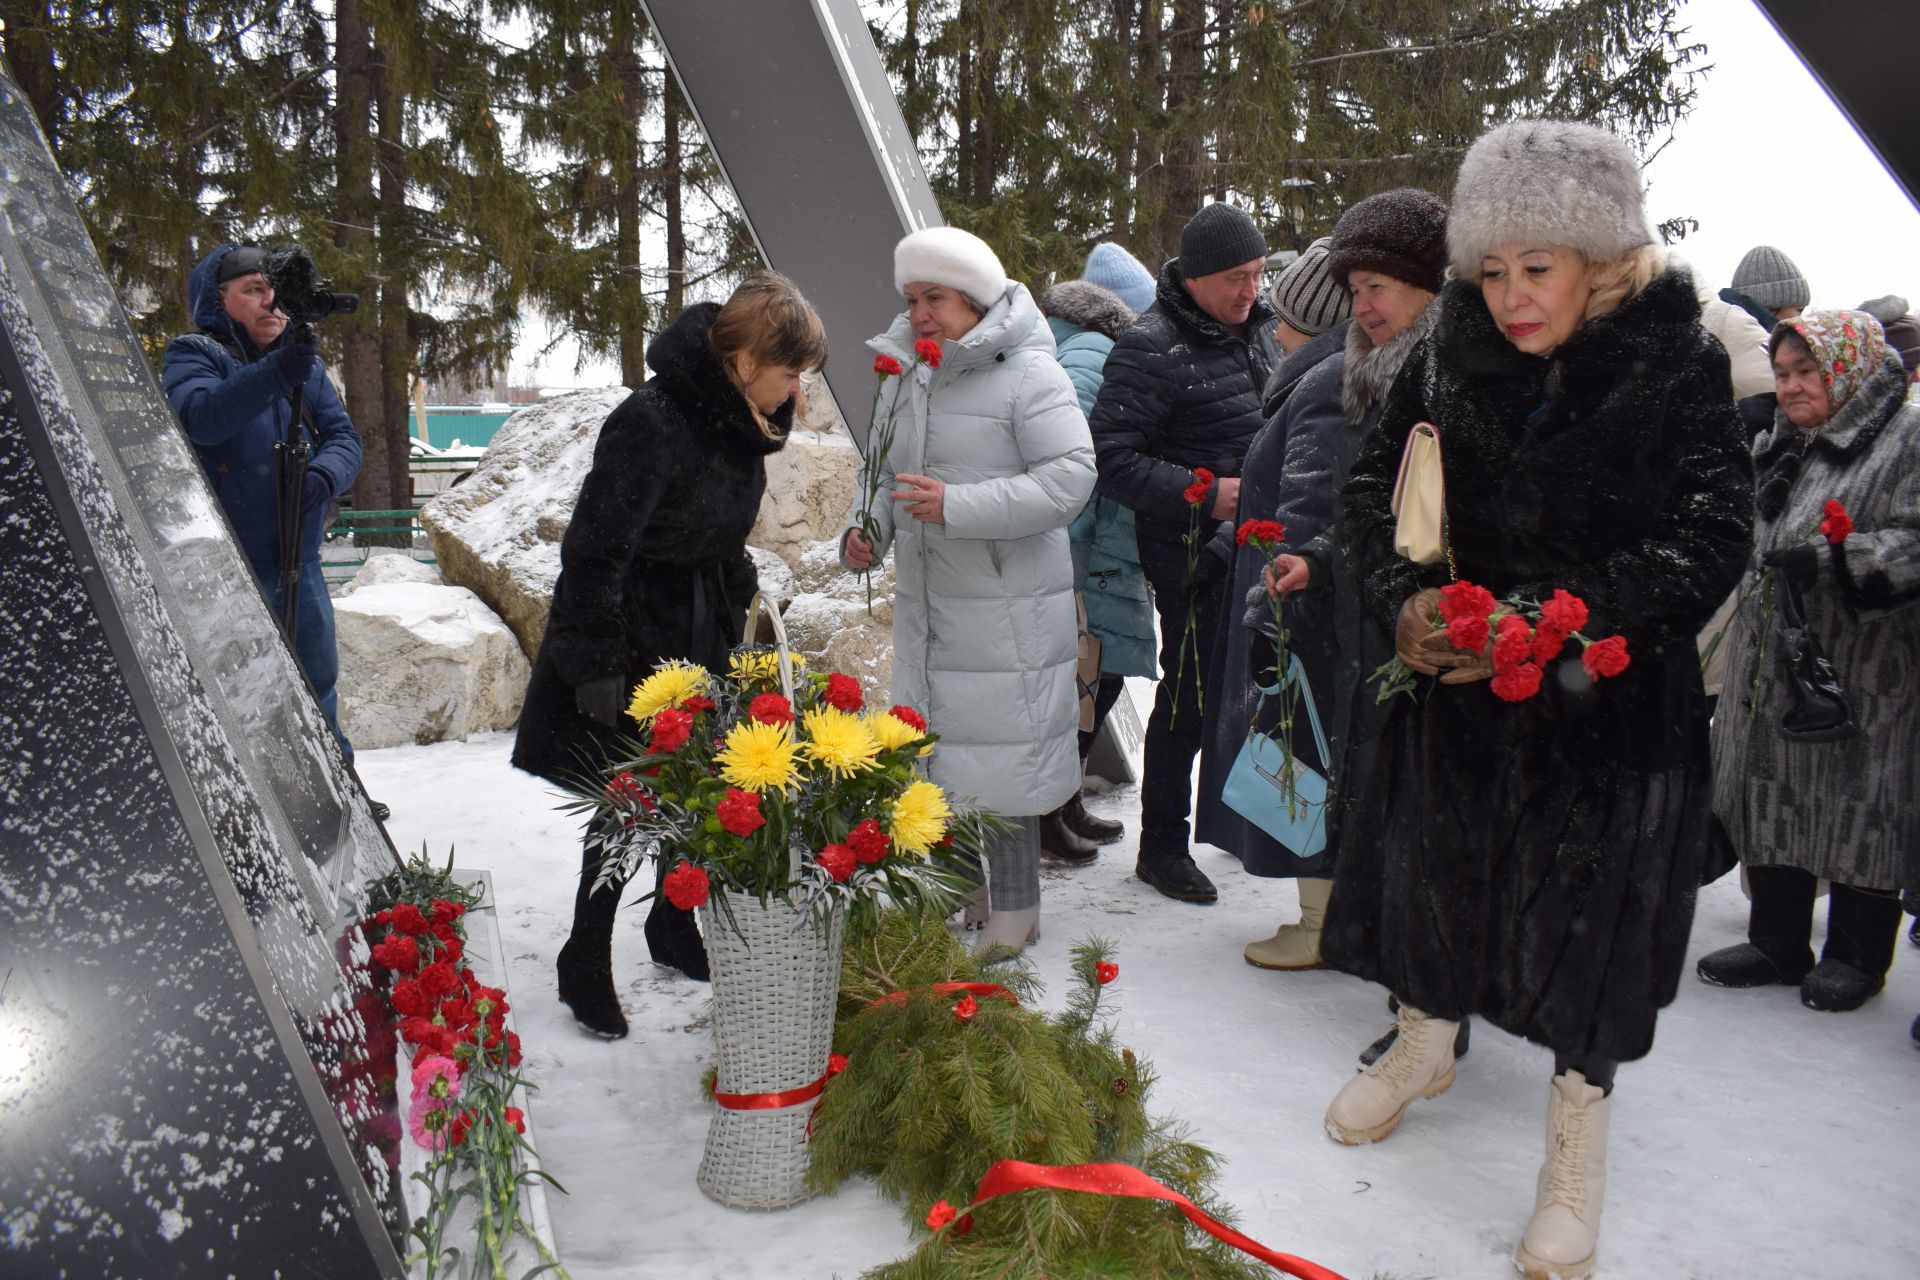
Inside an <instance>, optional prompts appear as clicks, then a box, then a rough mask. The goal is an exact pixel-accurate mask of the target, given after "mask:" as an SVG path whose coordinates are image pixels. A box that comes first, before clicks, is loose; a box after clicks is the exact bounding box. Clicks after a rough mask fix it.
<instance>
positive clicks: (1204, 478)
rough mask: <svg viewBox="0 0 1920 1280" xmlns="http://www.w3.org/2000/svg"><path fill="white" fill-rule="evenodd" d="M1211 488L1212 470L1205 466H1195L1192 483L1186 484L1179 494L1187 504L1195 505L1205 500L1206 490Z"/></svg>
mask: <svg viewBox="0 0 1920 1280" xmlns="http://www.w3.org/2000/svg"><path fill="white" fill-rule="evenodd" d="M1211 488H1213V472H1211V471H1209V470H1207V469H1206V468H1205V467H1195V468H1194V469H1193V483H1192V484H1190V485H1188V486H1187V487H1186V489H1185V490H1184V491H1183V492H1182V493H1181V495H1180V496H1181V497H1183V498H1185V499H1186V500H1187V505H1188V506H1190V507H1197V506H1200V505H1201V504H1202V503H1204V502H1206V500H1207V490H1209V489H1211Z"/></svg>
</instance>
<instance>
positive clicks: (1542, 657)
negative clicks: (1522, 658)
mask: <svg viewBox="0 0 1920 1280" xmlns="http://www.w3.org/2000/svg"><path fill="white" fill-rule="evenodd" d="M1566 647H1567V633H1566V632H1564V631H1561V630H1559V629H1558V628H1556V627H1550V626H1548V625H1547V623H1546V621H1545V619H1542V620H1541V623H1540V625H1539V627H1537V628H1536V629H1535V630H1534V633H1533V660H1534V661H1535V662H1537V663H1539V664H1540V665H1541V666H1545V665H1546V664H1547V663H1549V662H1552V661H1553V660H1554V659H1555V658H1557V657H1559V656H1560V651H1561V650H1562V649H1564V648H1566Z"/></svg>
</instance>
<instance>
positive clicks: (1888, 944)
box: [1800, 884, 1900, 1013]
mask: <svg viewBox="0 0 1920 1280" xmlns="http://www.w3.org/2000/svg"><path fill="white" fill-rule="evenodd" d="M1899 936H1900V898H1899V896H1898V895H1897V894H1895V893H1893V892H1891V891H1887V892H1876V891H1874V890H1872V889H1856V888H1854V887H1853V886H1852V885H1845V884H1836V885H1834V886H1833V888H1832V890H1831V892H1830V894H1829V896H1828V899H1827V945H1826V946H1825V947H1824V948H1822V950H1821V952H1820V963H1819V964H1817V965H1815V966H1813V970H1812V972H1810V973H1808V974H1807V976H1806V977H1805V979H1803V980H1802V981H1801V983H1800V1003H1801V1004H1804V1005H1805V1006H1807V1008H1809V1009H1819V1010H1821V1011H1822V1012H1824V1013H1845V1012H1847V1011H1848V1010H1851V1009H1858V1008H1859V1007H1860V1006H1861V1005H1863V1004H1865V1003H1866V1002H1867V1001H1869V1000H1871V999H1872V998H1873V997H1875V996H1877V995H1879V994H1880V989H1881V988H1882V987H1884V986H1886V985H1887V970H1888V969H1889V968H1891V967H1892V965H1893V944H1894V940H1895V939H1897V938H1898V937H1899Z"/></svg>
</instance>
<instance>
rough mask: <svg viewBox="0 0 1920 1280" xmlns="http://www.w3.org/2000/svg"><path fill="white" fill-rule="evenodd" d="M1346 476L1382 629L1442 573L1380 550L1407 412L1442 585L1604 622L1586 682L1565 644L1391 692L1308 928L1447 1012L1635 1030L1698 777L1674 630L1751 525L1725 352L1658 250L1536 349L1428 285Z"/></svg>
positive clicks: (1684, 865)
mask: <svg viewBox="0 0 1920 1280" xmlns="http://www.w3.org/2000/svg"><path fill="white" fill-rule="evenodd" d="M1438 305H1439V308H1440V314H1439V318H1438V321H1437V323H1436V324H1435V327H1434V331H1433V333H1432V334H1431V335H1429V337H1428V338H1427V340H1426V341H1425V342H1423V343H1422V344H1421V346H1420V347H1419V348H1418V349H1416V351H1415V352H1414V354H1413V356H1412V357H1411V358H1410V359H1409V361H1408V363H1407V365H1406V367H1405V368H1404V369H1403V370H1402V373H1401V376H1400V378H1399V379H1398V380H1397V381H1396V382H1395V383H1394V386H1393V389H1392V390H1391V391H1390V392H1389V393H1388V396H1387V402H1386V406H1385V409H1384V411H1383V412H1382V415H1381V420H1380V424H1379V427H1378V428H1377V429H1376V431H1375V432H1374V434H1373V435H1372V436H1371V437H1370V438H1369V440H1368V442H1367V444H1366V445H1365V447H1364V448H1363V450H1362V452H1361V455H1360V457H1359V459H1358V461H1357V462H1356V463H1355V465H1354V468H1353V472H1352V475H1351V478H1350V480H1349V482H1348V484H1347V487H1346V489H1345V491H1344V493H1343V502H1344V509H1343V510H1344V516H1343V519H1344V526H1345V534H1346V536H1347V538H1348V540H1349V545H1348V549H1347V550H1348V555H1349V557H1350V559H1351V562H1352V563H1351V567H1352V568H1353V570H1354V571H1355V573H1356V576H1357V579H1358V581H1359V582H1360V584H1361V588H1362V591H1363V593H1364V598H1365V601H1366V604H1367V607H1368V608H1369V609H1371V610H1372V612H1373V614H1374V616H1375V617H1376V618H1377V619H1378V621H1379V623H1380V625H1382V626H1383V627H1386V628H1387V629H1388V630H1389V631H1391V630H1392V627H1393V624H1394V620H1395V618H1396V617H1397V615H1398V613H1399V611H1400V607H1401V605H1402V604H1403V603H1404V602H1405V601H1406V599H1407V597H1409V596H1411V595H1412V594H1413V593H1414V592H1415V591H1417V590H1419V589H1420V588H1421V587H1422V586H1432V585H1440V584H1442V583H1444V582H1445V581H1446V578H1447V568H1446V566H1445V565H1438V566H1428V567H1425V568H1421V567H1418V566H1415V565H1413V564H1412V563H1411V562H1409V561H1407V560H1405V559H1403V558H1401V557H1399V556H1396V555H1395V554H1394V551H1393V545H1392V543H1393V526H1394V520H1393V516H1392V514H1391V512H1390V510H1389V503H1390V499H1391V495H1392V491H1393V484H1394V478H1395V475H1396V473H1397V470H1398V467H1399V462H1400V455H1401V452H1402V449H1403V447H1404V445H1405V442H1406V438H1407V434H1408V431H1409V430H1410V429H1411V428H1412V426H1413V425H1414V424H1415V423H1417V422H1421V421H1428V422H1432V423H1434V424H1436V425H1437V426H1438V427H1439V431H1440V437H1441V441H1442V453H1443V455H1444V459H1445V470H1446V508H1447V518H1448V532H1449V537H1450V541H1451V544H1452V547H1453V550H1454V552H1455V557H1456V560H1457V562H1458V568H1459V575H1460V577H1461V578H1462V579H1464V580H1467V581H1471V582H1476V583H1479V584H1481V585H1482V586H1485V587H1487V588H1488V589H1489V590H1491V591H1492V592H1493V593H1494V594H1495V595H1496V596H1500V597H1508V596H1515V595H1517V596H1521V597H1527V598H1531V599H1544V598H1546V597H1547V596H1548V595H1550V594H1551V593H1552V591H1553V590H1554V588H1556V587H1564V588H1565V589H1567V590H1568V591H1571V592H1573V593H1574V594H1575V595H1578V596H1580V597H1582V598H1583V599H1584V600H1585V601H1586V602H1587V605H1588V606H1589V608H1590V610H1591V616H1590V620H1589V622H1588V624H1587V627H1586V629H1585V634H1587V635H1588V636H1591V637H1594V638H1600V637H1605V636H1610V635H1614V634H1619V635H1622V636H1624V637H1625V638H1626V640H1627V644H1628V647H1629V651H1630V653H1631V656H1632V665H1631V666H1630V667H1629V668H1628V669H1627V670H1626V671H1624V672H1623V673H1621V674H1620V675H1618V676H1616V677H1614V678H1612V679H1608V680H1605V681H1602V682H1600V683H1598V684H1595V683H1594V682H1592V681H1590V680H1589V679H1588V678H1587V676H1586V674H1585V672H1584V670H1583V668H1582V667H1581V664H1580V660H1579V657H1578V653H1579V644H1578V641H1573V642H1570V643H1568V645H1567V646H1566V649H1565V652H1564V655H1563V656H1561V657H1560V658H1558V659H1557V660H1555V661H1554V662H1552V663H1551V664H1550V665H1549V666H1548V668H1547V672H1546V678H1545V680H1544V681H1543V684H1542V687H1541V691H1540V693H1539V694H1538V695H1537V696H1535V697H1533V698H1531V699H1529V700H1527V701H1524V702H1519V703H1507V702H1503V701H1501V700H1500V699H1498V698H1497V697H1495V696H1494V694H1493V692H1492V690H1491V688H1490V686H1489V684H1488V683H1487V682H1484V681H1482V682H1479V683H1473V684H1466V685H1441V684H1438V683H1437V682H1435V681H1432V680H1428V679H1425V678H1421V679H1420V680H1419V685H1420V688H1419V690H1418V694H1417V697H1413V698H1407V697H1401V698H1398V699H1396V700H1395V706H1394V708H1393V710H1392V712H1391V713H1390V716H1389V718H1388V721H1387V724H1386V726H1385V728H1384V729H1383V731H1382V733H1381V736H1380V743H1379V749H1378V754H1377V756H1376V758H1375V761H1374V771H1373V776H1372V778H1371V780H1370V782H1369V784H1368V790H1367V797H1366V800H1365V801H1364V802H1363V803H1362V804H1360V805H1359V806H1358V808H1357V810H1356V811H1355V816H1354V817H1353V821H1352V825H1351V826H1350V827H1349V828H1348V830H1347V832H1346V834H1345V837H1344V839H1343V841H1342V848H1341V852H1340V876H1339V879H1338V880H1337V881H1336V882H1335V888H1334V893H1333V899H1332V905H1331V908H1330V912H1329V919H1328V921H1327V927H1326V933H1325V935H1324V938H1323V940H1322V945H1321V950H1322V954H1323V955H1324V956H1325V958H1326V960H1327V962H1328V963H1329V964H1331V965H1333V966H1335V967H1337V968H1340V969H1344V970H1346V971H1348V972H1350V973H1355V974H1359V975H1360V976H1362V977H1366V978H1370V979H1373V980H1375V981H1378V982H1380V983H1382V984H1383V985H1385V986H1387V987H1388V988H1389V989H1390V990H1392V991H1393V992H1394V993H1395V994H1397V995H1398V996H1399V997H1400V998H1401V1000H1403V1001H1405V1002H1406V1003H1408V1004H1411V1005H1413V1006H1414V1007H1416V1008H1419V1009H1422V1010H1425V1011H1426V1012H1428V1013H1431V1014H1434V1015H1437V1016H1439V1017H1442V1018H1448V1019H1457V1018H1460V1017H1462V1016H1463V1015H1466V1014H1470V1013H1471V1014H1479V1015H1481V1016H1483V1017H1485V1018H1486V1019H1487V1020H1488V1021H1490V1022H1492V1023H1493V1024H1494V1025H1496V1026H1499V1027H1501V1028H1503V1029H1505V1030H1507V1031H1510V1032H1513V1033H1514V1034H1516V1035H1521V1036H1524V1037H1526V1038H1527V1039H1529V1040H1533V1041H1535V1042H1537V1043H1540V1044H1544V1045H1546V1046H1548V1047H1550V1048H1552V1049H1553V1050H1555V1051H1556V1052H1558V1053H1562V1054H1569V1055H1571V1054H1587V1055H1594V1056H1599V1057H1606V1058H1614V1059H1620V1060H1626V1059H1632V1058H1639V1057H1642V1056H1644V1055H1645V1054H1646V1053H1647V1051H1648V1050H1649V1049H1650V1048H1651V1047H1652V1043H1653V1031H1654V1022H1655V1018H1656V1015H1657V1013H1658V1011H1659V1010H1660V1009H1661V1008H1662V1007H1664V1006H1665V1005H1667V1004H1668V1003H1670V1002H1671V1001H1672V999H1673V997H1674V994H1675V991H1676V989H1677V986H1678V983H1679V979H1680V975H1681V971H1682V968H1683V965H1684V961H1685V954H1686V944H1687V934H1688V931H1689V929H1690V928H1691V925H1692V920H1693V906H1694V895H1695V889H1696V885H1697V884H1698V874H1699V863H1700V859H1701V854H1702V851H1703V850H1704V849H1705V847H1706V843H1707V839H1706V837H1707V829H1708V822H1709V815H1710V801H1711V778H1710V769H1709V758H1708V745H1707V711H1706V705H1705V695H1704V693H1703V692H1702V689H1701V682H1700V663H1699V658H1698V656H1697V654H1696V653H1695V650H1694V643H1693V641H1694V634H1695V633H1696V632H1697V631H1698V630H1699V629H1700V627H1701V626H1702V624H1704V623H1705V622H1706V620H1707V618H1708V617H1709V616H1710V615H1711V614H1712V613H1713V611H1714V608H1715V606H1716V605H1718V604H1719V603H1720V601H1722V600H1723V599H1725V598H1726V595H1727V593H1728V591H1730V590H1731V589H1732V588H1733V586H1734V584H1735V583H1736V582H1737V581H1738V579H1739V577H1740V573H1741V571H1742V569H1743V567H1744V566H1745V564H1746V562H1747V556H1748V553H1749V550H1750V548H1751V545H1752V528H1753V489H1752V484H1753V470H1752V464H1751V461H1750V458H1749V454H1748V451H1747V447H1746V441H1745V438H1744V434H1743V432H1742V431H1741V429H1740V426H1739V424H1738V422H1737V420H1736V416H1735V413H1734V408H1733V393H1732V389H1731V385H1730V382H1729V376H1728V371H1727V355H1726V352H1725V350H1724V349H1722V348H1721V346H1720V345H1719V343H1717V342H1715V341H1714V340H1713V339H1712V338H1711V337H1710V336H1709V335H1708V334H1707V333H1706V331H1705V330H1704V329H1703V328H1702V327H1701V325H1700V304H1699V302H1698V301H1697V300H1696V299H1695V297H1694V292H1693V285H1692V282H1691V280H1690V279H1689V278H1688V277H1687V275H1686V274H1685V273H1684V272H1683V271H1677V270H1671V271H1669V272H1668V273H1667V274H1665V275H1663V276H1660V277H1658V278H1657V279H1655V280H1654V281H1653V282H1652V283H1651V284H1650V285H1649V286H1648V287H1647V288H1646V289H1644V290H1642V291H1641V292H1640V293H1638V294H1636V295H1634V296H1633V297H1631V298H1629V299H1627V300H1626V301H1625V302H1624V303H1622V304H1621V305H1620V306H1619V307H1618V308H1617V309H1615V310H1613V311H1611V312H1609V313H1607V314H1605V315H1602V316H1599V317H1597V318H1595V319H1592V320H1589V321H1587V322H1586V323H1585V324H1584V325H1582V326H1581V328H1580V329H1579V330H1577V331H1576V332H1575V333H1574V335H1573V336H1572V337H1571V338H1569V339H1568V340H1567V341H1566V342H1565V343H1563V344H1562V345H1561V346H1560V348H1559V349H1558V350H1557V351H1556V352H1555V353H1554V354H1553V356H1552V357H1550V358H1548V357H1539V356H1531V355H1527V354H1525V353H1522V352H1520V351H1519V350H1517V349H1516V348H1514V347H1513V346H1512V345H1511V344H1510V343H1508V342H1507V340H1506V338H1505V337H1504V336H1503V335H1502V334H1501V332H1500V330H1499V329H1498V328H1497V327H1496V326H1495V325H1494V323H1493V319H1492V317H1491V316H1490V315H1489V314H1488V312H1487V308H1486V305H1485V303H1484V302H1483V301H1482V299H1481V296H1480V293H1479V290H1478V289H1477V288H1475V287H1474V286H1472V285H1470V284H1466V283H1463V282H1459V281H1455V282H1452V283H1449V284H1448V285H1447V286H1446V288H1445V290H1444V291H1443V292H1442V294H1441V296H1440V300H1439V304H1438Z"/></svg>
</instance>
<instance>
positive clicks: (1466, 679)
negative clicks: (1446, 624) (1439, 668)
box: [1435, 631, 1493, 684]
mask: <svg viewBox="0 0 1920 1280" xmlns="http://www.w3.org/2000/svg"><path fill="white" fill-rule="evenodd" d="M1435 639H1437V640H1439V641H1440V642H1441V643H1442V644H1445V645H1446V646H1447V648H1448V650H1449V651H1450V652H1451V653H1452V654H1453V655H1454V656H1455V657H1457V658H1463V659H1465V661H1464V662H1462V663H1461V664H1460V665H1459V666H1456V667H1455V668H1454V669H1453V670H1451V671H1449V672H1447V673H1446V674H1445V675H1443V676H1441V677H1440V683H1441V684H1472V683H1474V682H1475V681H1476V680H1491V679H1493V643H1492V641H1488V642H1487V646H1486V650H1485V651H1484V652H1482V653H1461V652H1460V651H1459V650H1458V649H1455V648H1454V647H1453V645H1452V644H1451V643H1450V642H1448V640H1447V635H1446V632H1444V631H1443V632H1441V633H1440V634H1439V635H1438V636H1436V637H1435Z"/></svg>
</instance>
